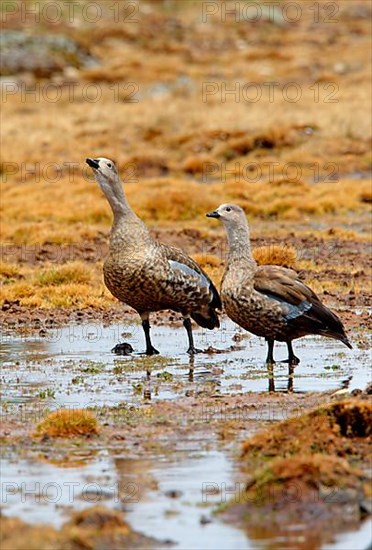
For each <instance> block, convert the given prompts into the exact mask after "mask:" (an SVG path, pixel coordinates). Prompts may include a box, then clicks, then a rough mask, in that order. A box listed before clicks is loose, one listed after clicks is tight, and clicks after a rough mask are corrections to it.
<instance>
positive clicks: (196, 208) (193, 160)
mask: <svg viewBox="0 0 372 550" xmlns="http://www.w3.org/2000/svg"><path fill="white" fill-rule="evenodd" d="M99 4H100V5H101V7H102V14H103V16H102V21H101V22H100V23H101V24H100V25H90V24H89V23H87V22H84V21H83V20H82V19H81V13H80V11H79V10H77V15H76V18H77V19H76V22H75V23H76V25H75V26H71V25H68V24H67V21H65V22H62V23H61V25H60V26H59V28H58V29H56V28H55V27H53V25H51V26H50V27H49V28H48V24H47V23H45V24H44V26H43V28H41V27H40V28H39V29H38V28H34V27H33V28H32V29H30V30H31V31H32V32H36V31H40V32H45V31H50V32H64V33H66V34H68V35H71V36H72V37H73V38H76V39H77V40H78V41H80V42H81V43H82V44H84V45H85V46H86V47H87V48H89V49H90V51H91V52H92V54H93V55H95V56H96V58H97V59H98V60H99V62H100V65H99V66H98V67H96V68H94V69H89V70H83V71H81V72H80V73H79V74H78V76H77V77H76V78H77V81H76V87H75V88H74V95H73V100H72V101H71V96H70V90H69V89H68V87H67V86H64V87H63V86H62V88H61V94H62V95H61V98H60V99H59V100H58V101H56V102H51V101H47V100H46V99H45V97H44V96H43V94H41V96H40V100H39V101H35V100H33V99H32V98H31V99H29V100H28V101H27V103H25V101H24V98H23V97H22V94H21V93H19V94H15V95H9V96H8V97H7V98H6V101H5V102H4V104H3V109H2V115H3V116H2V130H3V136H4V137H3V140H2V151H1V154H2V164H1V195H2V204H1V209H2V212H1V216H2V228H1V229H2V240H3V242H4V243H5V244H6V245H17V246H19V247H22V246H38V245H43V244H45V243H51V244H55V245H68V244H76V243H86V242H94V240H95V239H96V238H97V236H98V235H101V234H102V232H104V233H105V234H107V233H108V230H109V227H110V224H111V213H110V210H109V206H108V204H107V203H106V201H105V199H104V197H103V196H102V193H101V191H100V190H99V188H98V186H97V185H96V183H95V182H94V180H93V178H92V175H91V174H90V171H89V169H87V167H86V166H85V163H84V159H85V158H86V157H87V156H93V157H94V156H107V157H110V158H113V159H115V161H116V162H117V163H118V165H119V168H120V171H121V173H122V175H123V179H124V181H125V190H126V193H127V195H128V199H129V201H130V203H131V205H132V207H133V208H134V210H135V211H136V212H137V213H138V214H139V215H140V216H142V217H143V218H144V220H145V222H146V223H148V224H149V225H150V226H152V227H156V228H162V227H168V228H169V227H172V228H175V229H180V228H184V227H193V228H198V229H199V230H200V231H201V232H202V233H206V234H208V233H211V234H214V232H215V227H214V226H213V224H212V223H211V221H210V220H207V219H206V218H205V213H206V212H207V211H209V210H211V209H214V208H215V207H216V206H218V205H219V204H220V203H223V202H227V201H229V202H236V203H238V204H240V205H241V206H242V207H243V208H244V209H245V210H246V212H247V215H248V216H249V219H250V221H252V226H253V225H254V226H255V227H258V225H259V229H260V231H263V232H266V234H267V231H268V230H267V222H271V221H273V220H274V221H276V222H278V225H280V224H282V225H283V224H288V225H287V226H286V227H287V228H289V227H291V228H292V227H296V224H297V225H298V227H297V229H296V231H297V232H300V231H301V232H305V231H306V230H305V229H304V226H305V225H306V224H307V223H310V222H311V221H315V222H316V223H318V224H322V223H324V220H325V219H327V222H326V223H332V225H333V226H336V232H337V233H336V234H334V237H339V238H349V236H347V235H346V233H348V232H349V231H351V230H350V229H348V228H345V227H343V228H342V229H337V225H339V224H340V223H343V224H349V223H350V220H353V219H354V220H358V219H359V218H360V217H364V218H365V216H366V215H367V213H368V212H369V209H370V198H371V183H370V180H368V179H356V178H355V177H354V172H361V173H362V175H363V177H364V178H367V174H366V172H367V171H368V170H369V169H370V168H371V162H372V157H371V153H370V139H371V123H370V120H369V117H368V116H366V110H368V105H369V104H370V97H371V79H370V63H369V62H370V48H369V26H368V20H367V19H368V18H365V19H363V18H360V17H358V16H357V15H355V13H356V11H357V8H358V6H359V5H360V6H365V5H364V4H363V2H361V0H355V1H354V2H353V6H356V7H355V8H353V9H351V7H350V2H345V1H343V0H342V1H340V2H339V3H338V5H339V7H340V17H339V21H338V23H337V25H323V26H322V25H320V26H319V28H318V29H317V33H314V32H313V21H312V20H311V17H312V16H313V13H312V11H311V10H305V9H304V10H303V17H301V20H300V21H299V22H298V24H296V25H291V26H290V27H288V28H286V29H285V30H283V28H282V27H280V26H276V25H273V24H271V23H268V22H265V21H261V22H260V24H259V25H250V24H249V23H248V24H245V23H244V24H242V22H234V20H233V19H228V20H227V21H226V22H223V21H222V20H221V18H218V17H217V16H215V17H212V18H210V20H209V22H208V24H205V25H202V24H200V20H201V19H200V16H201V11H200V10H201V3H200V2H176V3H173V2H170V3H169V2H167V3H164V2H156V3H154V2H152V3H149V4H147V3H146V2H143V3H140V17H139V18H138V19H139V22H138V23H133V24H130V25H129V24H128V25H123V24H122V22H121V23H119V22H115V21H114V20H113V17H112V15H113V14H112V10H109V9H108V8H107V3H106V4H105V2H104V1H103V0H102V1H100V2H99ZM353 10H356V11H355V12H354V11H353ZM198 21H199V23H198ZM9 25H10V26H12V25H15V26H16V28H18V27H19V26H20V27H22V21H19V20H15V21H13V23H9ZM247 25H248V26H247ZM155 29H156V30H155ZM247 29H249V37H250V44H249V47H248V46H247V47H242V40H243V41H244V40H245V39H246V33H247ZM356 37H357V39H356ZM201 38H202V39H201ZM299 44H300V45H301V46H300V47H299ZM320 49H321V51H322V53H323V55H322V58H321V59H320V58H319V51H320ZM340 51H342V59H341V60H340ZM341 65H342V66H341ZM247 66H248V67H249V73H247ZM212 68H213V70H212ZM61 79H62V81H63V80H64V76H58V75H56V76H55V77H53V78H52V80H53V81H54V82H55V83H58V82H60V81H61ZM272 81H278V82H279V87H278V88H277V89H276V92H277V93H275V96H274V101H271V100H270V97H269V93H268V88H267V87H265V85H266V84H267V83H268V82H272ZM290 81H292V82H295V83H298V84H299V85H300V86H301V91H302V96H301V99H300V100H299V101H298V102H296V103H291V102H289V101H288V100H287V99H286V97H285V95H283V93H282V88H283V86H285V85H286V84H287V83H288V82H290ZM129 82H132V83H134V88H133V86H132V88H130V87H129V88H128V83H129ZM206 82H212V83H214V85H215V86H216V90H217V92H216V93H215V94H214V95H210V96H208V97H205V96H204V97H203V86H204V84H205V83H206ZM237 82H240V83H242V84H244V83H245V82H254V83H255V84H256V85H257V86H260V87H261V90H262V97H261V98H260V100H259V101H247V99H245V97H244V95H242V93H240V95H239V97H237V98H234V97H233V96H226V101H224V100H223V98H222V96H221V90H222V85H224V84H226V87H227V88H228V89H231V88H232V87H234V86H235V84H236V83H237ZM89 83H94V84H95V85H96V86H97V89H98V90H99V91H100V93H101V96H100V97H99V100H98V101H95V102H94V101H87V99H86V96H84V86H86V85H87V84H89ZM329 83H331V84H332V85H334V86H335V88H338V91H337V92H336V94H335V97H336V100H337V101H335V102H329V101H328V100H327V97H328V95H329V93H330V92H331V91H332V90H331V89H327V88H325V87H324V86H326V85H327V84H329ZM34 84H35V83H34ZM36 84H37V85H40V86H41V88H40V89H41V90H42V86H43V85H44V84H49V82H42V81H41V82H36ZM113 84H114V87H113ZM133 90H137V91H136V93H135V94H134V98H135V99H138V102H130V97H129V96H128V93H129V92H130V91H133ZM116 91H117V93H116ZM316 91H318V92H319V98H318V100H316V99H315V95H314V94H316ZM132 99H133V98H132ZM51 121H53V123H51ZM10 163H15V164H10ZM289 163H292V165H290V164H289ZM293 165H294V166H295V168H293ZM53 166H54V167H53ZM291 166H292V168H291ZM14 167H15V170H14ZM208 167H209V168H208ZM209 169H212V173H209V172H208V170H209ZM207 172H208V173H207ZM296 173H297V174H298V176H296ZM332 173H334V174H333V176H332ZM332 177H338V178H339V181H332ZM291 224H292V225H291ZM278 231H279V229H278ZM283 232H284V233H285V231H284V230H283ZM367 232H368V230H367V229H366V224H364V225H363V226H362V227H361V228H360V229H358V231H357V232H356V233H354V235H355V236H356V238H357V239H359V238H366V236H367ZM350 238H351V236H350ZM72 259H73V258H72ZM264 261H268V260H264ZM276 261H280V260H274V261H273V262H271V263H276ZM286 261H287V260H286ZM288 261H290V258H289V259H288ZM283 265H286V264H283ZM70 268H71V266H70V267H68V268H66V270H65V271H64V270H61V268H60V267H56V268H54V267H52V266H49V265H46V266H42V268H41V269H40V267H39V265H38V266H37V267H34V266H28V267H27V268H26V267H25V268H24V267H23V266H22V267H20V270H19V271H17V270H18V268H16V267H5V268H2V269H5V271H4V272H3V273H2V276H3V278H4V279H5V281H6V283H7V284H6V285H4V287H5V298H6V299H9V300H14V299H20V300H21V303H22V304H25V305H29V306H34V305H42V307H59V306H61V305H72V306H77V307H84V305H97V306H102V305H107V304H109V303H112V299H111V298H110V297H109V295H108V294H107V293H106V292H105V291H104V289H103V285H102V277H101V275H100V271H99V269H94V270H93V271H90V270H87V271H86V272H85V270H84V268H83V267H82V266H80V267H79V268H77V267H76V268H72V271H69V270H70ZM6 269H8V272H7V271H6ZM9 269H10V271H9ZM206 269H207V270H209V272H210V273H211V274H212V276H216V277H217V279H218V278H219V277H220V268H219V266H217V265H215V266H212V265H209V266H206ZM89 289H90V293H89Z"/></svg>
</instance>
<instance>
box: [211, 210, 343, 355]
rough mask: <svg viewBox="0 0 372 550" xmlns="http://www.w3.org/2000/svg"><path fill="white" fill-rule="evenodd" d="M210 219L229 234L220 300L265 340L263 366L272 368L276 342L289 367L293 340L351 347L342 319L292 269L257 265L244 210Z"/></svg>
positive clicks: (232, 315)
mask: <svg viewBox="0 0 372 550" xmlns="http://www.w3.org/2000/svg"><path fill="white" fill-rule="evenodd" d="M207 217H209V218H217V219H218V220H220V221H221V222H222V223H223V224H224V226H225V230H226V233H227V241H228V256H227V262H226V267H225V272H224V275H223V279H222V282H221V291H220V292H221V298H222V303H223V306H224V308H225V311H226V313H227V315H228V316H229V317H230V318H231V319H232V320H233V321H234V322H235V323H237V324H238V325H239V326H241V327H242V328H244V329H245V330H248V331H249V332H251V333H253V334H255V335H257V336H261V337H264V338H265V339H266V341H267V345H268V353H267V358H266V363H268V364H274V363H275V361H274V342H275V341H276V340H277V341H279V342H286V344H287V348H288V359H287V362H288V363H289V364H290V365H297V364H298V363H299V362H300V359H299V358H298V357H296V355H295V354H294V352H293V347H292V340H295V339H296V338H301V337H302V336H306V335H307V334H318V335H321V336H327V337H329V338H333V339H335V340H340V341H341V342H342V343H343V344H345V346H347V347H348V348H351V347H352V346H351V344H350V342H349V340H348V338H347V336H346V334H345V330H344V327H343V325H342V323H341V321H340V319H339V318H338V317H337V315H335V314H334V313H333V312H332V311H330V310H329V309H328V308H327V307H326V306H325V305H324V304H322V303H321V301H320V300H319V298H318V296H317V295H316V294H315V293H314V292H313V291H312V290H311V288H309V287H308V286H307V285H305V284H304V283H303V282H301V281H300V279H299V277H298V274H297V273H296V271H294V270H293V269H287V268H285V267H279V266H275V265H262V266H259V265H257V263H256V261H255V260H254V258H253V256H252V252H251V245H250V238H249V227H248V222H247V218H246V216H245V213H244V210H243V209H242V208H240V206H237V205H234V204H222V205H221V206H219V207H218V208H217V209H216V210H214V211H213V212H209V213H208V214H207Z"/></svg>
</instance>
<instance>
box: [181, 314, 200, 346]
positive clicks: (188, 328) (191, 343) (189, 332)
mask: <svg viewBox="0 0 372 550" xmlns="http://www.w3.org/2000/svg"><path fill="white" fill-rule="evenodd" d="M183 326H184V327H185V329H186V332H187V337H188V339H189V349H188V350H187V353H189V354H190V355H194V354H195V353H202V350H201V349H197V348H196V347H195V346H194V337H193V335H192V327H191V320H190V317H184V319H183Z"/></svg>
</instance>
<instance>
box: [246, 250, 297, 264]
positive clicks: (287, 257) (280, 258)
mask: <svg viewBox="0 0 372 550" xmlns="http://www.w3.org/2000/svg"><path fill="white" fill-rule="evenodd" d="M253 257H254V259H255V260H256V262H257V263H258V264H259V265H280V266H283V267H291V268H295V266H296V260H297V252H296V250H295V249H294V248H293V246H286V245H283V246H280V245H272V246H260V247H259V248H255V249H254V250H253Z"/></svg>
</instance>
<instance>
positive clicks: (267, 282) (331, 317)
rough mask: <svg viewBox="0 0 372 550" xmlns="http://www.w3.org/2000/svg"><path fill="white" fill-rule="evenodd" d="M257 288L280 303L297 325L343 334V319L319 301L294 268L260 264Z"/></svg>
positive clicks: (255, 287)
mask: <svg viewBox="0 0 372 550" xmlns="http://www.w3.org/2000/svg"><path fill="white" fill-rule="evenodd" d="M253 286H254V289H255V290H256V291H257V292H259V293H261V294H263V295H264V296H266V297H268V298H271V299H272V300H274V301H275V302H277V303H279V304H280V306H281V309H282V315H283V317H284V319H285V320H286V321H287V323H289V324H293V323H294V324H296V326H297V328H299V329H300V328H302V327H303V329H304V330H306V331H307V330H309V331H314V332H318V333H325V332H328V333H329V332H332V333H336V334H339V335H342V334H344V329H343V326H342V323H341V321H340V319H339V318H338V317H337V315H335V314H334V313H332V311H330V310H329V309H328V308H327V307H326V306H324V305H323V304H322V303H321V301H320V300H319V298H318V296H317V295H316V294H315V292H313V291H312V290H311V288H309V287H308V286H307V285H305V284H304V283H303V282H301V281H300V279H299V278H298V275H297V273H296V272H295V271H293V270H292V269H286V268H282V267H279V266H266V265H265V266H260V267H259V268H258V269H257V271H256V273H255V276H254V282H253Z"/></svg>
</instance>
